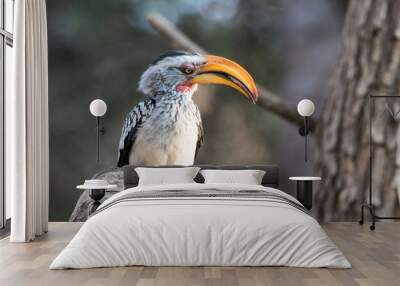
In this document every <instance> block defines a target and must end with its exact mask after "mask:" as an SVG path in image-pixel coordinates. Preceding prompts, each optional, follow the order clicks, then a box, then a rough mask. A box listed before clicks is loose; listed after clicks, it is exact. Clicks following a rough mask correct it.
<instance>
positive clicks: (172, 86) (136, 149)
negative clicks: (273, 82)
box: [118, 51, 257, 167]
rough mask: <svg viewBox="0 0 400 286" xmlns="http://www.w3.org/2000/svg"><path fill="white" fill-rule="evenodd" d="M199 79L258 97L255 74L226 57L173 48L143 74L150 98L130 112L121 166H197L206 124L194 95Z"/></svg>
mask: <svg viewBox="0 0 400 286" xmlns="http://www.w3.org/2000/svg"><path fill="white" fill-rule="evenodd" d="M198 84H221V85H226V86H229V87H232V88H234V89H236V90H238V91H239V92H240V93H242V94H243V95H244V96H245V97H246V98H247V99H249V101H250V102H253V103H255V102H256V100H257V88H256V86H255V84H254V81H253V79H252V77H251V76H250V74H249V73H248V72H247V71H246V70H245V69H244V68H242V67H241V66H240V65H239V64H237V63H235V62H233V61H231V60H228V59H226V58H223V57H218V56H210V55H207V56H205V55H200V54H196V53H189V52H184V51H169V52H166V53H164V54H162V55H160V56H159V57H158V58H157V59H156V60H154V61H153V62H152V63H151V64H150V66H149V67H148V68H147V70H146V71H145V72H144V73H143V74H142V76H141V78H140V82H139V91H140V92H142V93H143V94H144V97H145V99H144V100H142V101H140V102H139V103H138V104H137V105H136V106H135V107H134V108H133V109H132V110H131V111H130V112H129V113H128V115H127V116H126V118H125V121H124V124H123V127H122V132H121V138H120V141H119V158H118V167H122V166H124V165H128V164H129V165H147V166H152V165H153V166H156V165H192V164H194V160H195V156H196V154H197V153H198V151H199V148H200V147H201V145H202V143H203V140H204V139H203V136H204V132H203V123H202V121H201V115H200V111H199V109H198V107H197V105H196V104H195V103H194V102H193V100H192V96H193V94H194V93H195V92H196V90H197V85H198Z"/></svg>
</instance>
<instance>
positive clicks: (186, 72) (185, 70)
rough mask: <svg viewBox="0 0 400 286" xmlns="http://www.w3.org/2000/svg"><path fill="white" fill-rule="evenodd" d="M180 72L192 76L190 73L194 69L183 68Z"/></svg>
mask: <svg viewBox="0 0 400 286" xmlns="http://www.w3.org/2000/svg"><path fill="white" fill-rule="evenodd" d="M181 71H182V72H183V73H184V74H192V73H193V72H194V69H192V68H188V67H185V68H182V69H181Z"/></svg>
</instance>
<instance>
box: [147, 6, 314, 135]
mask: <svg viewBox="0 0 400 286" xmlns="http://www.w3.org/2000/svg"><path fill="white" fill-rule="evenodd" d="M147 20H148V22H149V23H150V25H151V26H152V27H153V28H154V29H155V30H156V31H157V32H158V33H159V34H160V35H161V36H162V37H164V38H165V39H166V40H168V41H169V42H170V44H171V46H172V47H173V48H176V49H182V50H187V51H192V52H196V53H200V54H208V53H207V51H206V50H204V49H203V48H202V47H200V46H199V45H197V44H196V43H195V42H193V41H192V40H191V39H189V38H188V37H187V36H186V35H185V34H183V33H182V32H181V31H180V30H179V29H178V28H177V27H176V26H175V25H174V24H173V23H172V22H170V21H169V20H168V19H166V18H165V17H163V16H162V15H160V14H149V15H148V16H147ZM257 89H258V101H257V105H258V106H260V107H262V108H263V109H265V110H268V111H270V112H272V113H274V114H276V115H278V116H279V117H281V118H283V119H286V120H287V121H289V122H290V123H293V124H296V125H298V126H303V122H304V121H303V118H302V117H301V116H300V115H299V114H298V113H297V111H296V108H294V107H292V106H289V105H288V104H287V103H285V102H284V101H283V100H282V99H281V98H279V97H278V96H277V95H276V94H274V93H273V92H271V91H269V90H268V89H267V88H265V87H263V86H262V85H260V84H257ZM309 123H310V130H314V127H315V121H314V120H313V119H312V118H310V120H309Z"/></svg>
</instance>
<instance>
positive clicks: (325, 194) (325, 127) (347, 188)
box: [315, 0, 400, 220]
mask: <svg viewBox="0 0 400 286" xmlns="http://www.w3.org/2000/svg"><path fill="white" fill-rule="evenodd" d="M399 64H400V1H397V0H376V1H373V0H362V1H360V0H353V1H351V2H350V3H349V7H348V10H347V14H346V20H345V24H344V31H343V47H342V54H341V57H340V60H339V62H338V64H337V67H336V69H335V72H334V75H333V77H332V81H331V84H330V88H329V94H328V96H327V101H326V103H325V105H324V108H323V110H322V113H321V119H320V121H319V123H318V125H317V130H316V138H315V139H316V152H317V154H316V156H315V158H316V165H315V167H316V170H317V172H318V174H319V175H320V176H321V177H322V178H323V180H322V182H321V185H320V188H319V190H318V192H317V193H316V203H315V206H317V207H316V210H315V211H316V215H317V217H318V218H320V219H322V220H335V219H353V218H355V217H358V216H359V214H360V204H361V203H362V202H363V201H364V200H365V199H367V194H368V186H369V180H368V178H369V144H368V139H369V137H368V135H369V132H368V131H369V129H368V122H369V121H368V116H369V105H368V95H369V94H374V95H400V81H399V75H400V73H399V72H400V68H399V67H400V65H399ZM388 101H390V102H388ZM372 106H373V107H372V118H373V122H376V124H374V125H373V126H374V127H373V132H372V135H373V136H372V145H373V149H372V150H373V160H374V161H373V162H374V168H373V170H372V177H373V184H372V187H373V190H374V197H373V203H374V204H375V205H376V206H377V207H378V212H377V213H378V214H380V215H398V214H399V200H398V199H399V194H400V190H399V187H400V144H399V143H400V125H399V123H400V121H397V120H399V119H400V116H396V115H398V114H397V113H398V112H399V110H400V100H399V101H397V103H394V100H392V99H388V100H385V99H379V100H376V101H374V102H373V105H372ZM389 106H390V108H388V107H389ZM390 113H392V115H390Z"/></svg>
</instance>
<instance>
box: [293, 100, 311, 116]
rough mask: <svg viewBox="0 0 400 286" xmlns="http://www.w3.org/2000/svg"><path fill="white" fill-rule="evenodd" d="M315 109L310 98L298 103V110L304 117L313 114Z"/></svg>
mask: <svg viewBox="0 0 400 286" xmlns="http://www.w3.org/2000/svg"><path fill="white" fill-rule="evenodd" d="M314 110H315V106H314V103H313V102H312V101H311V100H309V99H303V100H301V101H300V102H299V104H298V105H297V112H298V113H299V114H300V115H301V116H303V117H306V116H311V115H313V113H314Z"/></svg>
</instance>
